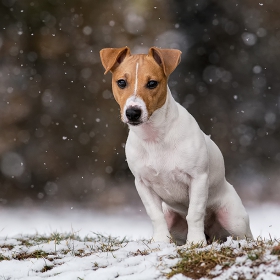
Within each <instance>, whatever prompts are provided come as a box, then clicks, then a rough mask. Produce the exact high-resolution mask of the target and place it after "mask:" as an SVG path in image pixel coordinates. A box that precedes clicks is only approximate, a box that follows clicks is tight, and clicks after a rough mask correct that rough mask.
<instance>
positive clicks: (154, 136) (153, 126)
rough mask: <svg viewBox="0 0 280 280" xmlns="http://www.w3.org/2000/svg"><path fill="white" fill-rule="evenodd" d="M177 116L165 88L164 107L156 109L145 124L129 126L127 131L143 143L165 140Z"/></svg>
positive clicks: (173, 102)
mask: <svg viewBox="0 0 280 280" xmlns="http://www.w3.org/2000/svg"><path fill="white" fill-rule="evenodd" d="M178 114H179V112H178V107H177V105H176V101H175V100H174V98H173V96H172V94H171V91H170V89H169V87H168V86H167V95H166V101H165V103H164V105H163V106H162V107H161V108H159V109H157V110H156V111H155V112H154V113H153V114H152V115H151V117H150V119H149V120H148V121H147V122H145V123H143V124H141V125H138V126H132V125H129V129H130V131H131V132H132V133H135V134H136V135H137V137H139V138H140V139H142V140H144V141H148V142H159V141H162V140H163V139H164V138H165V135H166V134H167V132H168V131H169V130H170V128H171V126H172V125H173V123H174V120H175V119H177V118H178Z"/></svg>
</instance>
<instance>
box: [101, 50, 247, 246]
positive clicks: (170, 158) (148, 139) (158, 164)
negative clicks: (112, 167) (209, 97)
mask: <svg viewBox="0 0 280 280" xmlns="http://www.w3.org/2000/svg"><path fill="white" fill-rule="evenodd" d="M100 56H101V61H102V64H103V66H104V68H105V74H106V73H108V72H109V71H111V72H112V88H113V94H114V97H115V99H116V101H117V103H118V104H119V105H120V112H121V119H122V121H123V122H124V123H126V124H128V126H129V135H128V139H127V142H126V148H125V151H126V157H127V162H128V165H129V168H130V170H131V172H132V173H133V175H134V177H135V185H136V188H137V191H138V193H139V195H140V197H141V199H142V201H143V204H144V206H145V208H146V211H147V213H148V215H149V217H150V218H151V221H152V224H153V240H154V241H156V242H158V241H163V242H169V241H170V238H172V239H173V240H174V241H175V242H176V243H177V244H178V245H182V244H185V243H186V242H187V243H201V244H206V239H207V240H208V241H209V242H211V241H213V240H214V239H215V240H217V239H219V240H226V238H227V237H228V236H233V237H234V238H245V237H248V238H252V233H251V230H250V226H249V218H248V214H247V213H246V210H245V208H244V206H243V204H242V202H241V199H240V198H239V196H238V194H237V193H236V191H235V189H234V188H233V187H232V185H230V184H229V183H228V182H227V181H226V179H225V168H224V160H223V156H222V154H221V151H220V150H219V148H218V147H217V146H216V144H215V143H214V142H213V141H212V140H211V139H210V137H209V136H207V135H205V134H204V133H203V132H202V131H201V130H200V128H199V126H198V124H197V122H196V121H195V119H194V118H193V117H192V115H190V114H189V113H188V111H187V110H186V109H185V108H183V107H182V106H181V105H180V104H178V103H177V102H176V101H175V100H174V98H173V97H172V95H171V92H170V90H169V88H168V85H167V81H168V77H169V75H170V74H171V73H172V72H173V71H174V70H175V68H176V67H177V65H178V64H179V62H180V57H181V52H180V51H179V50H174V49H160V48H156V47H152V48H150V49H149V52H148V54H137V55H131V53H130V50H129V48H128V47H124V48H106V49H102V50H101V51H100Z"/></svg>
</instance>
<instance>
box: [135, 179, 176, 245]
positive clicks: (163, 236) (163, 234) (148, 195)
mask: <svg viewBox="0 0 280 280" xmlns="http://www.w3.org/2000/svg"><path fill="white" fill-rule="evenodd" d="M135 186H136V189H137V191H138V193H139V196H140V197H141V200H142V202H143V204H144V206H145V209H146V211H147V214H148V215H149V217H150V219H151V220H152V224H153V241H155V242H169V241H170V238H171V236H170V233H169V231H168V228H167V223H166V221H165V218H164V214H163V210H162V200H161V198H160V197H159V196H158V195H157V194H156V193H155V192H154V191H153V190H152V189H151V188H150V187H147V186H146V185H144V184H143V182H141V181H140V180H137V179H135Z"/></svg>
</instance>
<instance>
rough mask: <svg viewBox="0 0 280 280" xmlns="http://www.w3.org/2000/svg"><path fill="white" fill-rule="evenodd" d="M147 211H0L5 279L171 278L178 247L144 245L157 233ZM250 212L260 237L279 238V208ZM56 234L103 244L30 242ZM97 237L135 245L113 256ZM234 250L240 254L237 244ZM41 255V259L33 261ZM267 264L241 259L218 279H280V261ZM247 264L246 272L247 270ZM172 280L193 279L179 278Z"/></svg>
mask: <svg viewBox="0 0 280 280" xmlns="http://www.w3.org/2000/svg"><path fill="white" fill-rule="evenodd" d="M143 212H144V210H143V209H130V208H127V209H122V210H118V211H117V210H115V211H110V212H107V213H104V212H103V213H98V212H96V211H94V210H85V209H78V208H76V207H69V208H64V209H59V208H56V209H38V208H31V209H23V208H18V209H8V208H2V209H0V221H1V222H0V280H4V279H5V280H7V279H9V280H16V279H21V280H43V279H46V278H47V279H56V280H64V279H65V280H81V279H83V280H85V279H87V280H95V279H96V280H111V279H115V278H117V279H120V280H141V279H143V280H150V279H166V277H165V276H164V275H163V273H164V272H168V271H170V267H172V266H173V265H175V264H176V262H177V261H178V258H177V251H176V246H175V245H174V244H160V243H152V244H151V243H149V242H148V241H144V240H141V239H142V238H146V239H149V238H150V237H151V234H152V228H151V224H150V221H149V219H148V217H147V216H146V214H145V213H143ZM248 212H249V214H250V217H251V227H252V231H253V234H254V237H257V236H259V235H260V236H262V237H265V238H270V237H272V238H278V239H279V238H280V223H279V216H280V206H276V205H269V204H266V205H260V206H259V207H254V208H251V209H248ZM55 232H56V233H58V236H59V235H60V234H63V233H74V234H76V235H79V236H80V237H86V236H88V237H91V238H94V236H95V237H98V238H99V239H100V240H98V238H97V241H96V240H95V239H91V240H89V241H87V242H84V241H81V240H77V239H75V238H71V237H69V238H65V239H61V240H59V237H58V239H57V240H56V239H55V240H54V239H50V240H47V239H46V240H40V241H38V240H35V239H34V240H33V239H32V238H30V239H29V238H28V237H27V235H30V234H31V235H33V236H38V235H36V234H39V235H40V234H53V233H55ZM96 233H100V234H103V235H105V236H109V235H111V236H113V237H117V236H118V237H120V238H122V237H127V238H128V239H130V240H134V241H131V242H126V241H125V242H124V243H123V244H119V245H118V246H117V250H116V251H112V250H111V247H112V248H113V247H114V246H115V245H114V241H112V242H111V241H110V239H108V238H107V239H106V237H103V235H99V234H97V235H96ZM33 238H34V237H33ZM103 238H105V239H104V240H103ZM108 240H109V241H108ZM118 240H120V239H118ZM33 242H34V243H33ZM104 244H105V245H104ZM244 244H245V243H244ZM233 246H235V247H236V248H237V249H238V248H239V249H240V245H239V244H237V243H236V244H235V243H234V244H233ZM246 246H247V245H246ZM109 247H110V248H109ZM241 247H242V246H241ZM256 247H258V246H256ZM42 252H43V253H42ZM269 252H270V251H269ZM46 253H47V254H46ZM44 254H46V255H44ZM29 255H30V257H28V256H29ZM36 255H38V257H34V256H36ZM31 256H32V257H31ZM266 259H267V260H269V263H270V267H269V268H267V267H266V266H262V265H260V266H257V267H250V261H251V260H248V258H244V257H243V259H242V258H239V261H240V266H239V265H238V263H237V264H236V265H233V266H232V267H231V268H230V269H228V270H226V271H225V273H224V274H221V275H220V276H219V277H218V278H217V279H221V280H225V279H228V278H229V277H232V276H234V275H235V276H237V277H238V273H239V272H240V271H242V273H243V272H244V273H245V274H244V275H245V276H246V275H247V276H246V279H253V278H250V277H252V275H253V273H256V272H257V273H258V275H262V276H263V277H265V278H254V279H280V276H277V275H276V274H277V273H278V271H279V275H280V262H279V261H278V259H277V256H271V255H268V256H266ZM246 263H247V264H246ZM242 265H244V267H245V268H242ZM238 271H239V272H238ZM275 271H276V272H277V273H276V274H275ZM236 273H237V274H236ZM246 273H247V274H246ZM267 277H268V278H267ZM171 279H172V280H183V279H190V278H186V277H184V276H182V275H176V276H173V277H172V278H171ZM215 279H216V278H215ZM232 279H237V278H232Z"/></svg>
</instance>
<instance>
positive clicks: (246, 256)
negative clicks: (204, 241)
mask: <svg viewBox="0 0 280 280" xmlns="http://www.w3.org/2000/svg"><path fill="white" fill-rule="evenodd" d="M277 243H278V244H277ZM238 244H239V245H238V247H237V248H236V246H231V245H223V244H220V245H219V244H218V243H215V244H212V245H210V246H208V247H207V248H202V247H201V246H191V247H190V248H188V249H184V248H180V249H178V256H179V258H180V261H179V262H178V263H177V265H176V266H174V267H173V268H172V271H171V272H170V273H168V274H167V275H166V276H167V278H171V277H172V276H174V275H176V274H183V275H185V276H187V277H189V278H191V279H200V278H202V277H206V278H208V279H213V278H215V277H217V276H218V275H221V274H222V273H223V271H225V270H227V269H229V268H230V267H231V266H233V265H235V266H240V267H241V266H244V265H246V266H248V267H250V268H254V267H258V266H260V265H265V266H269V265H270V264H271V263H272V262H273V260H272V259H271V258H270V257H269V256H270V255H278V259H280V241H277V240H263V239H261V238H258V239H257V240H256V241H248V242H242V241H240V243H238ZM275 244H277V245H275ZM279 273H280V271H279V272H278V271H275V273H274V274H275V275H279ZM255 277H257V273H256V274H254V275H252V278H251V279H255ZM238 279H246V277H245V276H242V275H239V277H238Z"/></svg>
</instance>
